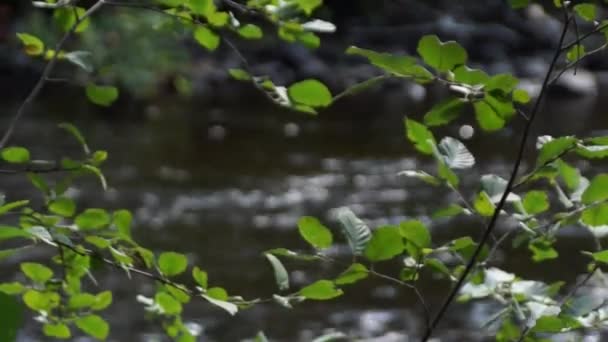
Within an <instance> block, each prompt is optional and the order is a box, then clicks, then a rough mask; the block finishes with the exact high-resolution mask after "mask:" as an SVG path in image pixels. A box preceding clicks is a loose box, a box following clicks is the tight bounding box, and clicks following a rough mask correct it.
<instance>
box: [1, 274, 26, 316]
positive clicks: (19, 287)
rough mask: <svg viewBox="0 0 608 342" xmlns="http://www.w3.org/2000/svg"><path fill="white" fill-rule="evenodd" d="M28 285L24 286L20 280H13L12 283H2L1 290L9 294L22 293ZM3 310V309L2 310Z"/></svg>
mask: <svg viewBox="0 0 608 342" xmlns="http://www.w3.org/2000/svg"><path fill="white" fill-rule="evenodd" d="M25 289H26V287H25V286H23V284H21V283H20V282H17V281H15V282H12V283H1V284H0V292H2V293H5V294H7V295H16V294H21V293H23V291H25ZM0 312H1V310H0Z"/></svg>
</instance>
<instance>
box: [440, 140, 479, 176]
mask: <svg viewBox="0 0 608 342" xmlns="http://www.w3.org/2000/svg"><path fill="white" fill-rule="evenodd" d="M437 147H438V149H439V152H440V153H441V155H442V156H443V160H444V162H445V163H446V164H447V166H448V167H449V168H451V169H468V168H470V167H472V166H473V165H475V157H473V155H472V154H471V152H469V150H468V149H467V147H466V146H465V145H464V144H463V143H462V142H461V141H459V140H458V139H454V138H452V137H445V138H443V139H441V142H440V143H439V145H438V146H437Z"/></svg>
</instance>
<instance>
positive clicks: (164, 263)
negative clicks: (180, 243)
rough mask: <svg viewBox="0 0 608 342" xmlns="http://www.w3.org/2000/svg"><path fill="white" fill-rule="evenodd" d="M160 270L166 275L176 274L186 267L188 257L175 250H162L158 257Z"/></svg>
mask: <svg viewBox="0 0 608 342" xmlns="http://www.w3.org/2000/svg"><path fill="white" fill-rule="evenodd" d="M158 267H159V269H160V272H161V273H162V274H163V275H165V276H168V277H171V276H175V275H178V274H180V273H182V272H184V271H185V270H186V267H188V258H186V256H185V255H183V254H180V253H175V252H164V253H162V254H161V255H160V256H159V257H158Z"/></svg>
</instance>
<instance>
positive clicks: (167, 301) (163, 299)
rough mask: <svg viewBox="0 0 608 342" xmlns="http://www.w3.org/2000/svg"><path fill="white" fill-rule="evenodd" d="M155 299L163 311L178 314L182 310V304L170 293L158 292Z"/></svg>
mask: <svg viewBox="0 0 608 342" xmlns="http://www.w3.org/2000/svg"><path fill="white" fill-rule="evenodd" d="M154 301H155V302H156V303H157V304H158V305H159V306H160V307H161V309H162V310H163V313H165V314H167V315H178V314H180V313H181V312H182V304H181V303H180V302H178V301H177V300H175V298H173V297H172V296H171V295H170V294H168V293H165V292H158V293H156V296H154Z"/></svg>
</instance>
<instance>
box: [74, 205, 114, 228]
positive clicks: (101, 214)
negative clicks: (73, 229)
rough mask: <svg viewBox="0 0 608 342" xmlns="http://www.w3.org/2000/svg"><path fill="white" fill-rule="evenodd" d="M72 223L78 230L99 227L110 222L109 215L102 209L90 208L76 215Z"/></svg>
mask: <svg viewBox="0 0 608 342" xmlns="http://www.w3.org/2000/svg"><path fill="white" fill-rule="evenodd" d="M74 223H76V225H77V226H78V229H80V230H91V229H100V228H103V227H105V226H107V225H108V224H110V215H109V214H108V212H107V211H105V210H103V209H95V208H90V209H87V210H85V211H84V212H82V213H81V214H79V215H78V216H76V218H75V219H74Z"/></svg>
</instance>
